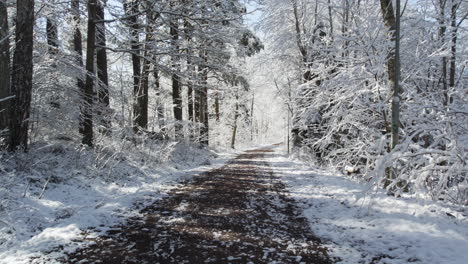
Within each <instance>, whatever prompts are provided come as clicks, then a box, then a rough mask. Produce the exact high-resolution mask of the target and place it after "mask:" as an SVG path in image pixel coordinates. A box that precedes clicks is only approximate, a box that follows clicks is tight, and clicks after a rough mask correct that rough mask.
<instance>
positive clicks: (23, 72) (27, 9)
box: [9, 0, 34, 151]
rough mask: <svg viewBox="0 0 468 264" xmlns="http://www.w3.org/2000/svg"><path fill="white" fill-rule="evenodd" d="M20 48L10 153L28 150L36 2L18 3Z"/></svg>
mask: <svg viewBox="0 0 468 264" xmlns="http://www.w3.org/2000/svg"><path fill="white" fill-rule="evenodd" d="M16 6H17V14H16V48H15V53H14V55H13V69H12V76H11V92H12V94H13V95H15V98H14V99H13V102H12V104H11V109H10V142H9V149H10V151H14V150H16V149H17V148H18V147H21V148H22V149H23V150H25V151H26V150H27V148H28V129H29V115H30V111H31V92H32V76H33V61H32V55H33V26H34V0H17V1H16Z"/></svg>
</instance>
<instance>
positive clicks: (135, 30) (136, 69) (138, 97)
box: [124, 0, 148, 131]
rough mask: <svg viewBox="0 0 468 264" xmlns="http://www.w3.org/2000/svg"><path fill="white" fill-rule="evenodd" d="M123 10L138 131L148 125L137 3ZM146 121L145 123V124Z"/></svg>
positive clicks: (134, 118) (127, 3) (128, 4)
mask: <svg viewBox="0 0 468 264" xmlns="http://www.w3.org/2000/svg"><path fill="white" fill-rule="evenodd" d="M124 5H125V10H126V12H127V15H128V16H129V18H128V23H129V27H130V37H131V40H130V48H131V52H132V68H133V98H134V104H133V129H134V130H135V131H138V130H139V129H140V128H144V129H145V128H146V127H147V124H148V108H146V109H145V107H144V97H145V94H144V91H143V90H142V89H140V74H141V61H140V39H139V28H140V27H139V25H138V12H139V8H138V7H139V1H138V0H135V1H126V3H125V4H124ZM145 120H146V122H145Z"/></svg>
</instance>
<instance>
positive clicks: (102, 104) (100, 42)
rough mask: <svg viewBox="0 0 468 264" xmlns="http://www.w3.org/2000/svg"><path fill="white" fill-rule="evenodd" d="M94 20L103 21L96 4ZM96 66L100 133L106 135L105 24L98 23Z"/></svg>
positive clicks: (108, 131) (101, 10)
mask: <svg viewBox="0 0 468 264" xmlns="http://www.w3.org/2000/svg"><path fill="white" fill-rule="evenodd" d="M96 18H97V20H99V21H101V20H104V6H103V4H102V3H98V5H97V7H96ZM96 45H97V47H96V66H97V76H98V79H99V86H98V87H99V89H98V99H99V107H98V113H97V114H98V115H99V118H100V119H101V125H102V129H101V132H102V133H104V134H106V135H108V134H109V133H110V127H111V121H110V116H109V114H110V98H109V76H108V73H107V51H106V45H107V43H106V24H105V23H104V22H99V23H97V24H96Z"/></svg>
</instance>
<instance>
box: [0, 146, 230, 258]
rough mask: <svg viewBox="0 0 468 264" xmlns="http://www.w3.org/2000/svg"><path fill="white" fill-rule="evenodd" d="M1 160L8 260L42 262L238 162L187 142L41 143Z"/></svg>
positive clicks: (0, 252) (1, 239)
mask: <svg viewBox="0 0 468 264" xmlns="http://www.w3.org/2000/svg"><path fill="white" fill-rule="evenodd" d="M0 156H1V161H0V175H1V176H0V178H1V179H2V182H1V183H0V263H31V262H33V263H35V262H37V263H42V262H43V261H44V259H43V253H45V252H49V251H54V248H55V247H57V246H60V245H61V246H65V250H70V251H71V250H73V249H74V248H76V247H77V246H78V243H77V242H74V240H76V239H77V238H78V237H79V236H80V235H82V232H83V230H87V232H90V233H89V234H87V237H93V236H97V235H98V234H100V233H102V232H104V231H106V228H108V227H110V226H112V225H114V224H117V223H119V222H121V221H123V220H124V219H125V218H127V217H130V216H132V215H135V214H138V209H139V208H141V207H143V206H145V205H146V204H149V203H151V202H154V201H155V200H157V199H159V198H161V197H163V196H164V195H165V194H166V193H167V192H168V191H169V190H170V189H172V188H174V187H175V186H177V184H178V181H180V180H183V179H184V178H187V177H190V176H192V175H195V174H197V173H199V172H201V171H204V170H208V169H211V168H213V167H217V166H221V165H222V164H223V163H224V162H225V161H226V160H228V159H229V158H230V157H231V156H229V155H227V154H226V155H220V156H218V155H217V154H215V153H214V152H213V151H212V150H209V149H200V148H198V147H197V146H194V145H190V144H185V143H175V142H164V143H161V142H159V143H157V142H151V141H146V142H139V143H135V142H125V141H124V140H122V142H119V144H115V141H114V142H111V140H109V142H106V141H104V140H103V141H102V143H101V145H99V146H97V147H96V148H95V150H94V151H90V150H86V149H81V148H80V147H77V144H73V143H70V142H66V141H56V142H55V143H53V144H50V143H49V144H46V143H35V144H33V145H32V146H31V148H30V151H29V153H16V154H14V155H13V156H12V155H11V154H10V153H1V152H0ZM216 156H218V158H217V159H215V158H216ZM213 160H214V161H213ZM210 164H211V165H210ZM54 257H60V255H59V254H56V256H54ZM34 259H35V260H34Z"/></svg>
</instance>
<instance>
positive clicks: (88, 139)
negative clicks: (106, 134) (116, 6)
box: [82, 0, 97, 147]
mask: <svg viewBox="0 0 468 264" xmlns="http://www.w3.org/2000/svg"><path fill="white" fill-rule="evenodd" d="M96 9H97V1H96V0H88V35H87V40H86V44H87V47H86V72H87V74H86V83H85V89H84V94H83V107H82V110H83V111H82V118H83V140H82V142H83V144H85V145H88V146H90V147H92V146H93V136H94V135H93V112H92V107H93V92H94V89H93V88H94V77H95V71H94V53H95V50H96V18H97V17H96Z"/></svg>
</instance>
